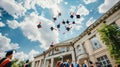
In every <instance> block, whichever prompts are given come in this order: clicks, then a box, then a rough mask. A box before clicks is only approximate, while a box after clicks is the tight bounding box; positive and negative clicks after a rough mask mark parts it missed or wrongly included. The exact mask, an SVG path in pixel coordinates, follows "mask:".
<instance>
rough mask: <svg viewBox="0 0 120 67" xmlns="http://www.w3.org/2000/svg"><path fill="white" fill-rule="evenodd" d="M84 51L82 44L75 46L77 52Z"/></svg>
mask: <svg viewBox="0 0 120 67" xmlns="http://www.w3.org/2000/svg"><path fill="white" fill-rule="evenodd" d="M83 52H84V50H83V47H82V45H78V46H77V54H78V55H79V54H82V53H83Z"/></svg>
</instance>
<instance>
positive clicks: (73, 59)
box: [72, 51, 76, 64]
mask: <svg viewBox="0 0 120 67" xmlns="http://www.w3.org/2000/svg"><path fill="white" fill-rule="evenodd" d="M72 62H73V64H75V63H76V61H75V55H74V52H73V51H72Z"/></svg>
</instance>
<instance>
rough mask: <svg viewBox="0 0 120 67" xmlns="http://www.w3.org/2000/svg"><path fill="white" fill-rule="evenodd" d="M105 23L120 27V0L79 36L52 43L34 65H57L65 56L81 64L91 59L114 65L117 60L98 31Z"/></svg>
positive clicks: (39, 66) (65, 58) (52, 66)
mask: <svg viewBox="0 0 120 67" xmlns="http://www.w3.org/2000/svg"><path fill="white" fill-rule="evenodd" d="M103 23H105V24H108V25H109V24H117V25H118V26H119V27H120V1H119V2H118V3H116V4H115V5H114V6H113V7H112V8H111V9H110V10H108V11H107V12H106V13H105V14H104V15H103V16H101V17H100V18H99V19H98V20H96V21H95V23H93V24H92V25H91V26H89V27H88V28H87V29H86V30H85V31H84V32H83V33H82V34H80V35H79V36H78V37H76V38H73V39H70V40H67V41H64V42H61V43H58V44H55V45H54V46H53V45H52V46H51V47H50V48H49V49H48V50H46V51H44V52H43V53H42V54H40V55H38V56H36V57H34V58H35V59H34V61H33V67H55V65H56V62H57V61H59V59H58V58H59V57H61V58H63V60H62V61H63V62H66V60H67V59H70V60H71V62H73V63H75V61H78V63H79V64H81V65H82V64H83V63H84V61H85V60H86V64H88V61H89V60H91V61H92V62H93V63H95V62H98V61H99V62H100V63H101V65H102V67H105V66H107V65H112V66H114V64H115V61H114V59H113V58H111V57H110V54H109V52H108V50H107V47H106V45H105V44H104V43H103V42H102V41H101V40H100V35H99V33H98V32H97V30H98V29H99V28H100V27H101V26H102V24H103ZM88 65H89V64H88Z"/></svg>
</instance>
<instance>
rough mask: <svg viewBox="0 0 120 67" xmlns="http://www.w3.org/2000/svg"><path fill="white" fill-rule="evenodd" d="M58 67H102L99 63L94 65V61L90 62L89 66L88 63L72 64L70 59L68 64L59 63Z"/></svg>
mask: <svg viewBox="0 0 120 67" xmlns="http://www.w3.org/2000/svg"><path fill="white" fill-rule="evenodd" d="M56 67H102V66H101V65H100V64H99V63H98V62H96V64H95V65H94V64H93V62H92V61H89V64H86V61H85V62H84V63H83V64H82V65H80V64H79V62H78V63H72V62H70V60H69V59H68V60H67V61H66V62H62V61H58V62H57V64H56Z"/></svg>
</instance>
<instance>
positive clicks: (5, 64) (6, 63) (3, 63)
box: [0, 50, 13, 67]
mask: <svg viewBox="0 0 120 67" xmlns="http://www.w3.org/2000/svg"><path fill="white" fill-rule="evenodd" d="M12 57H13V50H10V51H7V53H6V55H5V58H2V59H1V60H0V67H11V66H12V62H11V59H12Z"/></svg>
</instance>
